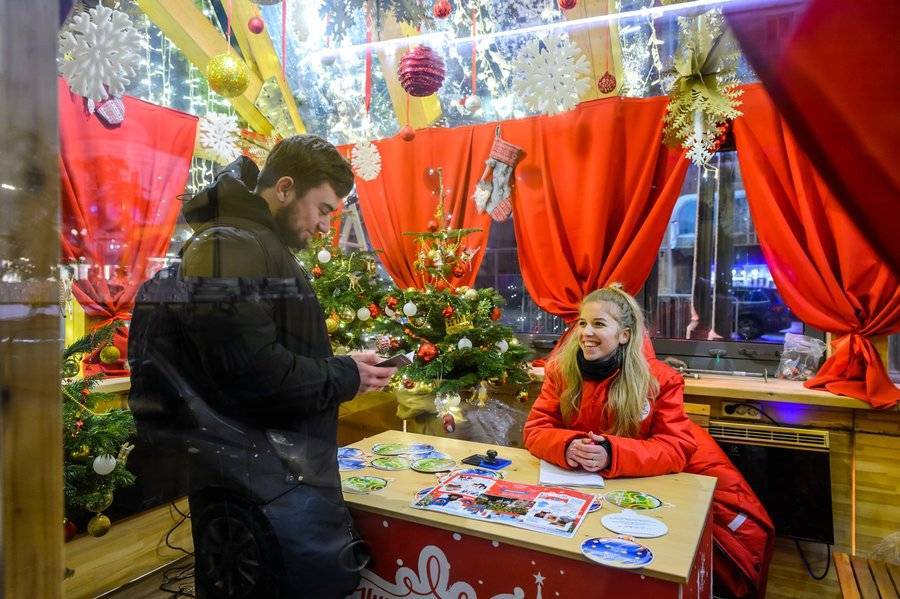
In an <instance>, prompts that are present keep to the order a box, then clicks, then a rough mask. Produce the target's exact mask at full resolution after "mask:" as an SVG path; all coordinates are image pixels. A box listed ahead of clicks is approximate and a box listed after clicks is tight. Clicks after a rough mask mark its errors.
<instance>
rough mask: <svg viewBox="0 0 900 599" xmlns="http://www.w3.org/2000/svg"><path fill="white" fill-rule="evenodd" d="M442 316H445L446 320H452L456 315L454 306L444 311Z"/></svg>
mask: <svg viewBox="0 0 900 599" xmlns="http://www.w3.org/2000/svg"><path fill="white" fill-rule="evenodd" d="M441 314H443V316H444V318H450V317H451V316H453V315H454V314H456V310H454V309H453V306H447V307H446V308H444V309H443V310H441Z"/></svg>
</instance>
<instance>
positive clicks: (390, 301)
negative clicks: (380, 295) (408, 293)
mask: <svg viewBox="0 0 900 599" xmlns="http://www.w3.org/2000/svg"><path fill="white" fill-rule="evenodd" d="M385 305H386V306H387V307H388V308H390V309H391V310H396V309H397V306H399V305H400V300H398V299H397V298H396V297H394V296H393V295H389V296H388V298H387V302H385Z"/></svg>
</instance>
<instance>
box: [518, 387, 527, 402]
mask: <svg viewBox="0 0 900 599" xmlns="http://www.w3.org/2000/svg"><path fill="white" fill-rule="evenodd" d="M516 399H518V400H519V401H520V402H522V403H525V402H526V401H528V391H525V390H524V389H523V390H522V391H519V392H518V393H516Z"/></svg>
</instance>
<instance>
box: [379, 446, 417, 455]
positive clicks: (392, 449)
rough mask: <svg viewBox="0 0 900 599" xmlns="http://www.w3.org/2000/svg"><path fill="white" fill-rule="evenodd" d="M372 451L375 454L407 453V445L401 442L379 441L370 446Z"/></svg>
mask: <svg viewBox="0 0 900 599" xmlns="http://www.w3.org/2000/svg"><path fill="white" fill-rule="evenodd" d="M372 453H374V454H376V455H403V454H404V453H409V445H403V444H402V443H379V444H378V445H375V446H374V447H372Z"/></svg>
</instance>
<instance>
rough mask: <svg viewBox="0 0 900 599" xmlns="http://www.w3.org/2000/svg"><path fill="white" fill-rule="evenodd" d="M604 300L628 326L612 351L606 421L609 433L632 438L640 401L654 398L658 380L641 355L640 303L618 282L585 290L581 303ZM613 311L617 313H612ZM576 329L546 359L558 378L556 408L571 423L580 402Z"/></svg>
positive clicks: (642, 330) (642, 337)
mask: <svg viewBox="0 0 900 599" xmlns="http://www.w3.org/2000/svg"><path fill="white" fill-rule="evenodd" d="M595 302H607V303H609V304H611V305H613V306H615V307H616V308H617V310H613V313H612V316H613V317H614V318H615V319H616V321H617V322H618V324H619V327H621V328H622V329H628V330H629V331H630V333H631V334H630V335H629V338H628V343H626V344H625V345H624V347H623V346H620V348H619V349H617V350H616V351H621V352H622V364H621V369H620V371H619V374H618V375H617V376H616V379H615V380H614V381H613V383H612V386H611V387H610V390H609V398H608V400H607V402H606V410H607V412H608V414H609V420H610V422H612V423H613V425H612V430H611V431H609V432H610V433H611V434H613V435H617V436H623V437H634V436H635V435H636V434H637V432H638V429H639V428H640V424H641V413H642V412H643V409H644V402H645V401H649V400H652V399H655V398H656V396H657V394H658V393H659V382H658V381H657V380H656V378H654V377H653V375H652V374H650V366H649V364H648V363H647V358H646V357H645V356H644V353H643V351H642V346H643V343H644V315H643V313H642V312H641V308H640V306H638V304H637V302H636V301H635V300H634V298H633V297H631V295H629V294H628V293H627V292H626V291H625V290H624V289H622V286H621V285H620V284H618V283H613V284H612V285H609V286H608V287H604V288H602V289H597V290H596V291H592V292H591V293H589V294H588V295H587V296H586V297H585V298H584V299H583V300H582V301H581V305H582V306H584V305H585V304H590V303H595ZM616 312H617V313H616ZM578 350H579V345H578V331H574V330H573V331H572V332H571V333H570V334H569V338H568V339H567V340H566V341H565V343H564V344H563V346H562V348H560V350H559V351H558V352H557V353H556V355H555V356H554V357H552V358H551V359H550V361H551V362H555V363H556V366H557V368H558V370H559V373H560V375H561V378H562V386H563V390H562V393H561V394H560V401H559V405H560V410H561V411H562V417H563V421H564V422H566V423H570V422H572V421H573V420H574V419H575V417H576V415H577V414H578V409H579V407H580V405H581V389H582V377H581V371H580V370H579V368H578Z"/></svg>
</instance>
